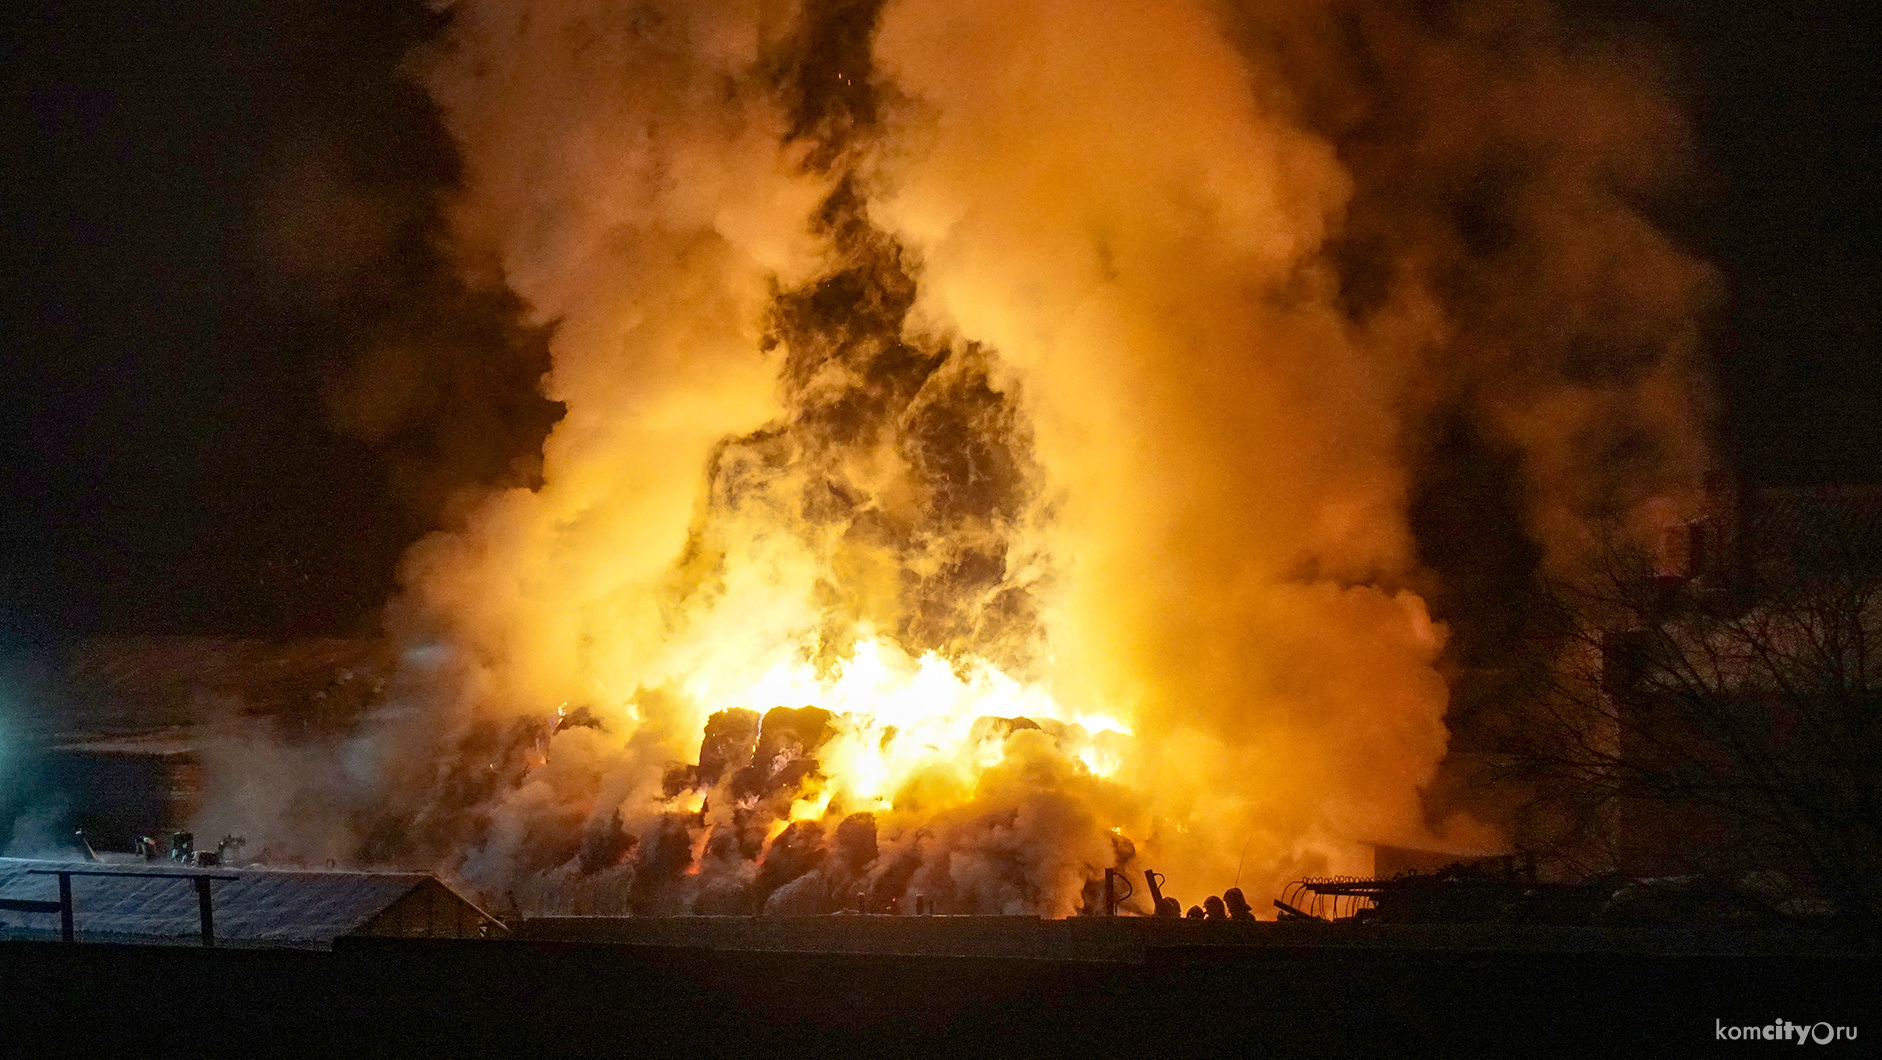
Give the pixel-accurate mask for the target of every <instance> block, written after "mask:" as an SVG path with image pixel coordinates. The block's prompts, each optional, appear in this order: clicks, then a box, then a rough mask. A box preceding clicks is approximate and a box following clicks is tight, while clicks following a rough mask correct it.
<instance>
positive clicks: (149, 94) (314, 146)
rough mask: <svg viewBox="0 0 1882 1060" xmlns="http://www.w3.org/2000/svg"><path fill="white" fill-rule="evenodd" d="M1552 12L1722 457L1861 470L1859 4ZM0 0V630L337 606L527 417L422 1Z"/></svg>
mask: <svg viewBox="0 0 1882 1060" xmlns="http://www.w3.org/2000/svg"><path fill="white" fill-rule="evenodd" d="M1583 17H1587V18H1589V19H1593V20H1596V21H1604V22H1608V23H1612V22H1615V21H1619V22H1623V23H1625V24H1628V25H1629V26H1630V27H1633V30H1632V31H1635V32H1638V33H1640V34H1641V35H1644V36H1645V37H1646V38H1647V39H1648V40H1649V41H1651V42H1653V43H1654V44H1656V45H1657V46H1658V47H1659V48H1660V50H1661V51H1662V52H1663V54H1664V55H1665V56H1666V58H1667V61H1668V62H1669V63H1670V64H1671V66H1672V67H1673V69H1674V72H1675V78H1676V81H1677V83H1678V84H1679V86H1680V91H1681V93H1682V96H1683V98H1684V100H1685V102H1686V104H1687V107H1688V110H1689V112H1690V113H1691V115H1692V117H1693V119H1694V121H1695V124H1696V128H1697V131H1698V136H1699V147H1700V162H1701V164H1702V166H1703V167H1704V171H1703V173H1702V174H1701V175H1700V177H1699V178H1698V179H1697V180H1696V181H1695V182H1694V184H1693V186H1692V187H1691V188H1690V189H1689V190H1688V191H1687V192H1686V193H1685V195H1684V197H1682V198H1680V199H1679V200H1677V201H1674V202H1670V203H1669V204H1667V205H1666V206H1665V207H1664V212H1663V214H1662V217H1663V220H1664V221H1665V223H1667V224H1668V225H1669V226H1670V227H1671V228H1672V229H1673V230H1674V231H1675V232H1676V233H1677V234H1678V235H1679V236H1680V238H1682V239H1683V240H1684V241H1685V242H1686V243H1687V244H1688V245H1690V246H1691V247H1693V248H1694V249H1695V250H1696V251H1697V252H1698V253H1700V254H1701V255H1702V256H1704V257H1706V258H1708V259H1709V260H1711V261H1712V262H1714V263H1715V264H1716V265H1717V266H1718V267H1719V268H1720V270H1721V271H1722V273H1723V274H1724V276H1725V279H1726V284H1727V300H1726V302H1725V304H1724V305H1723V306H1722V307H1721V309H1720V312H1719V314H1718V316H1717V318H1716V319H1715V320H1714V321H1713V322H1712V333H1713V348H1712V354H1713V357H1714V359H1715V362H1716V365H1717V375H1718V378H1719V380H1720V381H1721V383H1722V389H1723V398H1724V401H1725V405H1726V408H1725V412H1726V422H1725V423H1723V424H1722V425H1721V427H1722V432H1723V436H1724V438H1725V444H1726V451H1727V453H1728V455H1729V456H1731V457H1732V458H1734V459H1735V460H1736V461H1737V462H1738V464H1739V466H1740V467H1742V469H1743V470H1744V471H1745V472H1746V474H1747V476H1748V477H1749V478H1750V479H1752V480H1753V481H1781V482H1816V481H1833V480H1850V479H1861V480H1876V479H1882V422H1879V421H1878V417H1877V415H1876V411H1877V410H1878V408H1882V371H1879V370H1878V367H1879V365H1878V350H1882V215H1879V214H1878V205H1877V203H1878V201H1879V199H1882V73H1879V72H1878V71H1882V48H1879V47H1878V43H1879V42H1882V20H1878V19H1877V18H1876V17H1875V16H1874V13H1873V10H1872V9H1871V8H1870V7H1869V6H1868V5H1866V4H1859V3H1854V2H1843V3H1821V4H1813V3H1801V2H1797V0H1775V2H1768V3H1747V4H1742V5H1736V6H1734V5H1728V4H1725V3H1721V2H1717V0H1687V2H1683V3H1667V2H1661V3H1653V4H1646V3H1639V4H1628V3H1617V2H1614V0H1608V2H1604V3H1600V4H1598V5H1595V6H1593V7H1588V8H1585V9H1584V11H1583ZM0 24H3V26H4V28H3V29H0V32H3V33H4V41H3V42H0V44H3V45H4V47H5V52H6V54H8V55H10V56H13V57H14V58H13V59H11V60H9V62H8V64H7V65H6V67H5V68H4V72H3V73H0V77H4V94H3V102H0V129H3V130H4V132H3V133H0V152H3V153H0V174H3V177H0V216H3V217H4V224H5V232H6V240H5V244H4V248H3V249H0V269H3V270H4V276H3V277H0V290H3V291H4V311H3V312H0V326H3V327H4V332H3V333H0V335H3V337H0V342H3V343H4V349H5V368H4V374H3V375H0V446H4V460H3V461H0V557H3V558H0V648H4V647H6V645H7V643H9V642H10V643H12V644H38V643H49V642H59V641H66V640H69V639H72V638H76V637H82V636H88V635H94V634H99V633H170V632H178V633H182V632H188V633H203V632H217V633H246V634H262V635H303V634H315V633H348V632H358V631H364V630H368V629H370V628H371V627H372V625H373V623H374V622H375V620H376V615H377V612H378V609H379V606H380V605H381V604H382V603H383V601H384V600H385V598H386V597H387V595H388V593H389V592H390V591H391V590H392V588H393V566H394V563H395V561H396V559H397V557H398V556H399V554H400V553H401V552H402V551H403V550H404V548H405V547H406V546H407V545H408V544H409V543H410V542H411V541H412V540H414V539H415V538H416V537H417V536H418V535H420V534H422V533H423V532H425V530H426V529H427V528H429V527H431V526H434V525H437V524H438V523H439V522H440V521H442V520H446V519H448V517H449V513H450V510H451V507H450V500H451V498H452V497H453V496H454V495H460V493H461V491H462V490H463V489H465V488H472V487H475V486H476V485H478V484H479V483H487V482H495V481H510V480H513V476H515V475H517V474H519V472H518V470H517V468H518V467H519V466H523V465H526V464H527V456H528V454H529V453H530V452H531V451H533V449H534V448H535V445H536V443H537V442H538V441H539V440H540V437H541V433H542V431H543V430H544V429H545V428H546V426H547V425H548V423H549V422H550V421H551V420H552V419H553V416H554V410H553V408H552V407H549V406H547V403H544V402H541V401H540V400H539V399H536V398H535V397H534V396H533V395H532V394H531V393H530V380H531V377H532V375H533V373H534V372H535V371H538V370H539V369H540V364H539V363H536V362H534V361H532V360H531V357H532V356H533V354H532V350H533V349H534V347H532V345H531V344H532V342H539V337H535V338H533V337H532V336H530V335H528V334H524V333H520V332H518V331H517V330H516V329H515V328H514V327H512V326H509V325H508V324H506V320H507V319H508V311H509V309H510V307H508V306H505V305H503V304H502V302H501V299H493V297H492V296H490V295H487V294H478V293H475V292H469V291H465V290H463V289H461V288H460V287H458V286H457V285H456V281H454V280H451V279H449V277H448V275H446V274H445V273H444V270H442V269H440V268H439V267H438V262H437V261H436V260H435V256H434V254H433V252H432V251H431V250H430V249H429V248H430V245H431V244H430V243H429V240H428V237H429V236H430V235H431V234H432V232H433V226H434V225H435V223H436V222H435V217H434V213H433V211H432V209H431V205H432V203H433V202H434V198H435V195H436V193H437V190H438V189H440V188H443V187H447V186H448V184H449V182H450V180H451V174H452V165H453V161H452V156H451V151H450V147H449V145H448V143H447V142H446V141H445V139H444V137H443V135H442V133H441V132H439V130H438V129H437V127H436V125H435V123H434V121H433V120H432V118H431V115H430V112H429V109H428V106H427V104H426V102H425V100H424V99H423V96H422V94H421V93H420V92H419V91H418V90H417V89H416V88H414V87H412V86H410V85H409V84H406V83H405V82H403V81H401V80H400V79H399V78H398V77H397V76H396V68H397V65H398V63H399V60H400V58H401V56H403V55H404V54H405V53H406V52H407V50H408V49H409V48H410V47H411V46H412V45H413V44H414V43H416V42H418V41H420V40H422V39H424V38H425V36H426V35H427V34H428V33H430V32H431V31H432V30H433V28H434V27H435V22H434V21H433V20H432V17H431V16H429V15H427V14H426V13H425V11H424V9H423V6H422V5H420V4H417V3H399V2H395V0H325V2H322V0H286V2H279V3H263V4H256V3H246V2H244V3H237V2H235V0H203V2H197V3H187V4H171V3H158V2H155V0H141V2H126V0H103V2H101V3H93V4H85V5H72V4H54V3H50V2H47V0H22V2H19V3H15V4H10V5H7V6H6V8H5V10H4V12H3V13H0ZM310 186H311V187H315V188H318V189H324V190H322V191H321V193H320V195H318V196H314V197H311V198H310V197H309V196H308V195H307V194H306V189H307V188H308V187H310ZM334 218H339V219H341V221H343V222H344V223H341V224H338V225H335V224H334V223H333V219H334ZM310 232H314V233H315V234H317V235H318V236H319V238H312V237H310ZM446 320H448V321H451V322H453V323H450V324H448V325H447V324H441V323H440V322H441V321H446ZM480 321H482V322H484V323H487V325H488V326H487V327H480V326H478V322H480ZM448 328H457V329H460V331H464V330H465V329H468V331H467V332H466V333H465V334H460V335H459V336H458V337H459V338H460V339H462V340H463V341H464V342H469V343H471V344H472V345H476V344H478V343H481V344H483V346H484V347H486V348H487V349H490V350H496V351H497V352H499V353H502V354H504V356H492V357H489V358H484V359H482V360H480V359H479V358H477V357H471V358H469V359H468V362H467V363H459V364H454V365H450V366H445V365H442V364H441V366H440V370H439V372H438V373H437V378H436V379H434V380H432V381H431V382H430V384H429V385H430V386H431V388H432V389H431V391H428V392H423V393H419V394H417V395H416V396H414V397H412V398H410V400H409V401H408V402H407V404H408V406H409V407H408V408H406V410H405V412H406V413H407V415H406V416H405V417H404V418H403V419H402V420H401V421H400V422H401V424H402V426H399V427H397V428H396V429H391V428H387V427H386V426H385V425H383V424H378V425H375V424H372V423H365V424H362V423H360V422H359V421H358V418H357V417H352V418H349V417H348V416H347V415H346V414H345V413H344V412H343V411H336V409H337V408H338V406H337V405H336V402H335V400H334V397H333V395H334V394H336V393H338V392H343V391H345V390H346V389H347V387H348V386H349V385H356V383H349V380H356V378H357V373H358V372H359V371H360V358H361V353H360V351H362V350H364V349H368V348H371V347H373V346H375V345H385V344H387V343H404V344H406V345H410V344H411V343H421V344H422V343H423V342H425V341H426V337H427V336H429V337H430V341H433V342H439V339H438V335H439V332H440V330H441V329H448ZM443 345H448V344H443ZM518 351H521V356H518V355H517V354H518ZM440 356H441V357H442V354H441V355H440ZM532 364H534V365H535V367H534V368H530V367H529V366H530V365H532ZM490 365H506V366H507V367H496V368H492V367H490ZM518 366H522V367H521V368H519V367H518ZM447 408H448V409H450V413H449V415H446V412H445V410H446V409H447ZM467 424H468V425H469V426H470V427H472V428H476V429H469V430H467V429H465V427H466V425H467ZM519 457H521V458H524V459H523V460H522V461H521V463H520V464H519V462H518V458H519ZM521 473H525V474H526V471H525V472H521ZM506 476H510V478H506Z"/></svg>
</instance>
